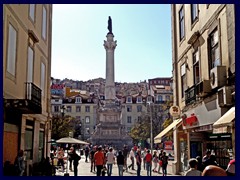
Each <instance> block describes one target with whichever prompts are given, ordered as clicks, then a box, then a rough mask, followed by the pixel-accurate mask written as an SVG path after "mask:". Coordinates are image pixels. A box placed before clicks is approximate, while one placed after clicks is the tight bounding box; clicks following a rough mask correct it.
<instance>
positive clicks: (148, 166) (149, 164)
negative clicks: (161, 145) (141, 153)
mask: <svg viewBox="0 0 240 180" xmlns="http://www.w3.org/2000/svg"><path fill="white" fill-rule="evenodd" d="M152 159H153V157H152V154H151V153H150V150H149V149H148V150H147V154H146V156H145V163H146V170H147V176H152Z"/></svg>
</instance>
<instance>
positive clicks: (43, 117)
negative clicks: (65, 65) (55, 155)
mask: <svg viewBox="0 0 240 180" xmlns="http://www.w3.org/2000/svg"><path fill="white" fill-rule="evenodd" d="M51 39H52V5H51V4H4V5H3V99H4V138H3V162H4V161H7V160H8V161H10V162H11V163H13V161H14V158H15V157H16V155H17V152H18V150H19V149H22V150H24V153H25V157H26V163H27V166H26V173H27V174H29V172H28V169H29V166H28V164H32V163H34V162H39V161H40V160H41V158H42V157H46V156H49V144H48V143H47V141H48V140H49V139H50V138H51V137H50V135H51V132H50V129H51V128H50V125H51V109H50V108H51V106H50V82H51Z"/></svg>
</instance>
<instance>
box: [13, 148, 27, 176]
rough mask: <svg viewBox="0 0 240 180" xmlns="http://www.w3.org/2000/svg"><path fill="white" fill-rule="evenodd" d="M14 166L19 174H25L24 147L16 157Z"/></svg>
mask: <svg viewBox="0 0 240 180" xmlns="http://www.w3.org/2000/svg"><path fill="white" fill-rule="evenodd" d="M14 168H15V171H16V175H17V176H23V173H24V170H25V163H24V158H23V150H22V149H20V150H19V152H18V155H17V156H16V158H15V161H14Z"/></svg>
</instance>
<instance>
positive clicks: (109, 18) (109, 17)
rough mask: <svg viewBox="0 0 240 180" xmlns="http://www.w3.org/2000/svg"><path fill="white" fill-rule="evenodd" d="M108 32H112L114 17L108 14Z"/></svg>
mask: <svg viewBox="0 0 240 180" xmlns="http://www.w3.org/2000/svg"><path fill="white" fill-rule="evenodd" d="M108 31H109V32H108V34H112V19H111V16H108Z"/></svg>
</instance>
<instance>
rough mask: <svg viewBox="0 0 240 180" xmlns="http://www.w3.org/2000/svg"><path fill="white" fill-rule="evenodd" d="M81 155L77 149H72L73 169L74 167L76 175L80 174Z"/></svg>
mask: <svg viewBox="0 0 240 180" xmlns="http://www.w3.org/2000/svg"><path fill="white" fill-rule="evenodd" d="M80 159H81V157H80V156H79V155H78V154H77V153H76V151H75V149H73V151H72V160H73V169H74V176H77V174H78V161H79V160H80Z"/></svg>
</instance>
